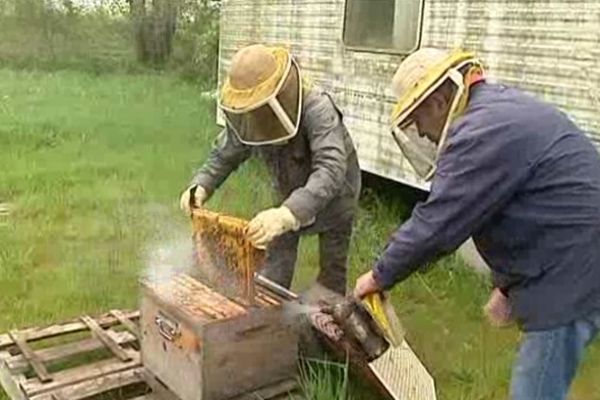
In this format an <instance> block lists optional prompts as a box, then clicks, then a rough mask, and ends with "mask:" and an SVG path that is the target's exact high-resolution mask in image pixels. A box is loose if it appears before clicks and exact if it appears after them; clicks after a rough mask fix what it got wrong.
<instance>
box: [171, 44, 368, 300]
mask: <svg viewBox="0 0 600 400" xmlns="http://www.w3.org/2000/svg"><path fill="white" fill-rule="evenodd" d="M308 86H309V85H307V84H303V80H302V77H301V70H300V68H299V67H298V64H297V63H296V61H295V59H294V57H292V56H291V55H290V53H289V52H288V51H287V50H285V49H283V48H278V47H266V46H263V45H252V46H248V47H245V48H243V49H241V50H240V51H239V52H238V53H237V54H236V55H235V56H234V57H233V59H232V64H231V69H230V71H229V76H228V78H227V80H226V82H225V84H224V86H223V88H222V90H221V98H220V107H221V109H222V111H223V112H224V115H225V119H226V128H225V129H224V130H223V131H222V132H221V134H220V135H219V137H218V139H217V141H216V145H215V147H214V149H213V150H212V152H211V154H210V156H209V157H208V160H207V161H206V162H205V164H204V165H203V166H202V167H201V168H200V169H199V171H198V172H197V173H196V175H195V176H194V178H193V179H192V182H191V184H190V186H189V187H188V188H187V189H186V190H185V191H184V192H183V194H182V195H181V201H180V203H181V208H182V209H183V210H185V211H187V212H189V211H190V208H191V207H202V205H203V204H204V202H205V201H206V200H207V199H208V198H209V197H210V195H211V194H212V193H213V192H214V191H215V190H216V189H217V188H218V187H219V186H220V185H221V184H222V183H223V182H224V181H225V179H226V178H227V177H228V176H229V174H230V173H231V172H233V171H234V170H235V169H236V168H237V167H238V166H239V165H240V164H242V163H243V162H244V161H245V160H246V159H248V158H249V157H250V156H252V155H256V156H258V157H260V158H261V159H263V160H264V162H265V164H266V165H267V167H268V169H269V172H270V174H271V177H272V180H273V185H274V187H275V190H276V194H277V198H278V206H276V207H273V208H270V209H267V210H264V211H261V212H259V213H258V214H257V215H256V216H255V217H254V218H253V219H252V220H251V221H250V223H249V226H248V238H249V239H250V241H251V242H252V243H253V244H254V245H255V246H256V247H259V248H266V249H267V259H266V265H265V268H264V269H263V270H262V272H261V273H262V274H263V275H265V276H266V277H267V278H269V279H271V280H273V281H275V282H277V283H279V284H281V285H282V286H284V287H288V288H289V287H290V285H291V282H292V278H293V275H294V267H295V263H296V255H297V247H298V240H299V238H300V236H302V235H306V234H318V235H319V252H320V272H319V275H318V278H317V285H315V286H316V287H325V288H327V289H329V290H332V291H334V292H337V293H340V294H344V293H345V291H346V271H347V266H346V264H347V258H348V250H349V244H350V237H351V233H352V223H353V221H354V215H355V211H356V206H357V200H358V194H359V191H360V170H359V167H358V161H357V156H356V151H355V149H354V145H353V143H352V140H351V138H350V136H349V134H348V131H347V129H346V127H345V126H344V123H343V122H342V115H341V113H340V111H339V110H338V109H337V107H336V106H335V104H334V103H333V100H332V99H331V98H330V97H329V95H327V94H326V93H323V92H321V91H318V90H316V89H314V88H312V89H311V88H309V87H308ZM248 184H249V185H252V183H251V182H248Z"/></svg>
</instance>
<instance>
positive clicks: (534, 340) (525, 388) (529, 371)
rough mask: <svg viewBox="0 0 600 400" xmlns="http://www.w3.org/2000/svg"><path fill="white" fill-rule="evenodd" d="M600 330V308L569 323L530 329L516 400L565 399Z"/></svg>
mask: <svg viewBox="0 0 600 400" xmlns="http://www.w3.org/2000/svg"><path fill="white" fill-rule="evenodd" d="M599 331H600V310H598V311H596V312H593V313H591V314H590V315H588V316H587V317H585V318H581V319H578V320H576V321H573V322H571V323H570V324H568V325H564V326H560V327H558V328H554V329H550V330H547V331H534V332H526V333H525V338H524V340H523V342H522V343H521V348H520V350H519V355H518V358H517V361H516V364H515V366H514V368H513V375H512V381H511V388H510V391H511V399H512V400H565V399H566V398H567V393H568V391H569V386H570V385H571V381H572V380H573V377H574V376H575V372H576V371H577V366H578V365H579V362H580V361H581V358H582V356H583V353H584V350H585V347H586V346H587V345H588V344H590V343H591V342H592V340H593V339H594V337H595V336H596V335H597V334H598V332H599Z"/></svg>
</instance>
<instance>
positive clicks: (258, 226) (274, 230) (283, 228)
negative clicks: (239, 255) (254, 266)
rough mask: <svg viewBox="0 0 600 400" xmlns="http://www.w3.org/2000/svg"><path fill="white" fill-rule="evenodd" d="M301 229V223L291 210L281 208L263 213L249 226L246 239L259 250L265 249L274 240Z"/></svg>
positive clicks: (257, 215)
mask: <svg viewBox="0 0 600 400" xmlns="http://www.w3.org/2000/svg"><path fill="white" fill-rule="evenodd" d="M299 228H300V221H298V219H297V218H296V217H295V216H294V214H292V212H291V211H290V209H289V208H287V207H285V206H281V207H278V208H270V209H268V210H265V211H261V212H259V213H258V214H256V216H255V217H254V218H253V219H252V221H250V223H249V224H248V231H247V233H246V237H247V238H248V240H250V242H251V243H252V244H253V245H254V247H256V248H258V249H265V248H266V246H267V244H269V243H270V242H271V241H272V240H273V239H274V238H276V237H277V236H279V235H282V234H284V233H286V232H289V231H292V230H293V231H296V230H298V229H299Z"/></svg>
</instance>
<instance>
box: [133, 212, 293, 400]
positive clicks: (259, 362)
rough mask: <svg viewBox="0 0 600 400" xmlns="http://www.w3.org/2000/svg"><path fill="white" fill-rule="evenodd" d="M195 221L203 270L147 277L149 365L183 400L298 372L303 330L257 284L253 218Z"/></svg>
mask: <svg viewBox="0 0 600 400" xmlns="http://www.w3.org/2000/svg"><path fill="white" fill-rule="evenodd" d="M193 222H194V243H195V249H196V258H197V262H198V264H199V265H197V266H196V267H199V269H203V271H202V272H203V273H201V274H196V273H195V272H198V271H192V273H191V274H178V275H176V276H174V277H172V278H170V279H168V280H166V281H162V282H148V281H146V282H142V293H143V296H142V302H141V309H140V311H141V317H140V321H141V335H142V339H141V343H142V360H143V363H144V365H145V367H146V368H147V369H148V370H149V371H150V372H151V373H152V374H153V375H155V376H156V377H157V378H158V379H159V380H160V381H162V382H163V383H164V384H165V385H166V386H167V387H168V388H169V389H170V390H171V391H173V392H174V393H175V394H177V396H179V397H180V398H181V400H225V399H229V398H232V397H234V396H237V395H240V394H242V393H247V392H251V391H253V390H256V389H260V388H262V387H264V386H267V385H271V384H274V383H276V382H279V381H282V380H284V379H288V378H292V377H294V376H295V373H296V363H297V352H298V344H297V341H298V338H297V336H298V335H297V330H296V329H295V327H293V326H292V325H291V321H290V320H289V319H288V320H286V319H285V318H284V315H283V313H282V310H281V303H280V299H278V298H277V297H276V295H274V294H272V293H268V292H266V291H265V289H262V288H259V287H255V286H254V280H253V276H254V272H255V270H256V269H257V263H258V262H260V260H261V259H262V252H259V251H257V250H256V249H254V248H251V247H250V246H249V244H248V243H247V242H246V241H245V239H244V237H243V230H244V228H245V221H243V220H238V219H235V218H231V217H224V216H220V215H218V214H214V213H210V212H195V213H194V215H193ZM207 265H209V266H210V267H211V268H213V269H216V271H209V272H210V273H209V274H208V276H207V274H206V270H207V268H205V267H206V266H207ZM196 269H198V268H196ZM223 272H226V274H222V273H223ZM223 277H225V281H224V280H223ZM217 287H218V288H219V290H217V289H216V288H217ZM232 288H233V289H235V290H227V289H232Z"/></svg>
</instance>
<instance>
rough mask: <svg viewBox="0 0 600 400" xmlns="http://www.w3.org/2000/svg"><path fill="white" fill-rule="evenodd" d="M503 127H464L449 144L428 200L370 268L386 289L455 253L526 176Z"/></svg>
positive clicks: (400, 229) (417, 208)
mask: <svg viewBox="0 0 600 400" xmlns="http://www.w3.org/2000/svg"><path fill="white" fill-rule="evenodd" d="M503 131H504V129H502V128H501V127H490V126H478V127H477V126H476V127H469V128H467V127H464V128H463V129H462V130H461V131H460V132H457V135H453V136H452V139H455V137H454V136H458V138H456V139H455V140H449V141H448V145H447V147H446V149H445V150H444V153H443V154H442V156H441V158H440V160H439V162H438V169H437V172H436V175H435V177H434V180H433V182H432V186H431V191H430V194H429V197H428V198H427V200H426V201H425V202H424V203H421V204H418V205H417V206H416V207H415V208H414V210H413V212H412V215H411V217H410V219H409V220H408V221H407V222H406V223H404V224H403V225H402V226H401V227H400V228H399V229H398V230H397V231H396V232H395V233H394V234H393V236H392V238H391V240H390V241H389V243H388V244H387V246H386V248H385V250H384V252H383V254H382V255H381V256H380V258H379V260H378V262H377V263H376V265H375V267H374V270H373V272H374V277H375V280H376V281H377V282H378V283H379V284H380V285H381V286H382V287H383V288H385V289H388V288H390V287H391V286H393V285H394V284H395V283H397V282H399V281H402V280H404V279H405V278H407V277H408V276H409V275H410V274H412V272H414V271H415V270H417V269H418V268H419V267H421V266H423V265H425V264H426V263H429V262H431V261H432V260H434V259H435V258H437V257H438V256H440V255H442V254H445V253H449V252H451V251H453V250H455V249H456V248H457V247H458V246H460V244H462V243H463V242H464V241H465V240H466V239H467V238H468V237H469V236H471V235H472V234H473V233H474V232H476V231H477V230H478V229H479V228H480V227H481V226H482V225H483V224H485V223H486V222H487V221H489V219H490V218H491V217H492V216H493V215H494V214H495V213H496V212H497V211H498V210H499V209H500V208H501V207H502V206H503V205H504V204H506V202H507V201H508V200H509V199H510V198H511V197H512V196H513V195H514V193H515V192H516V191H517V190H518V188H519V186H520V185H521V182H523V181H524V180H525V177H526V175H527V173H528V168H527V165H526V163H524V162H523V159H524V157H521V156H520V155H519V150H518V149H519V146H522V145H524V143H520V144H519V143H516V141H515V140H512V141H511V140H510V138H507V137H506V136H507V135H502V134H501V133H503Z"/></svg>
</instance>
